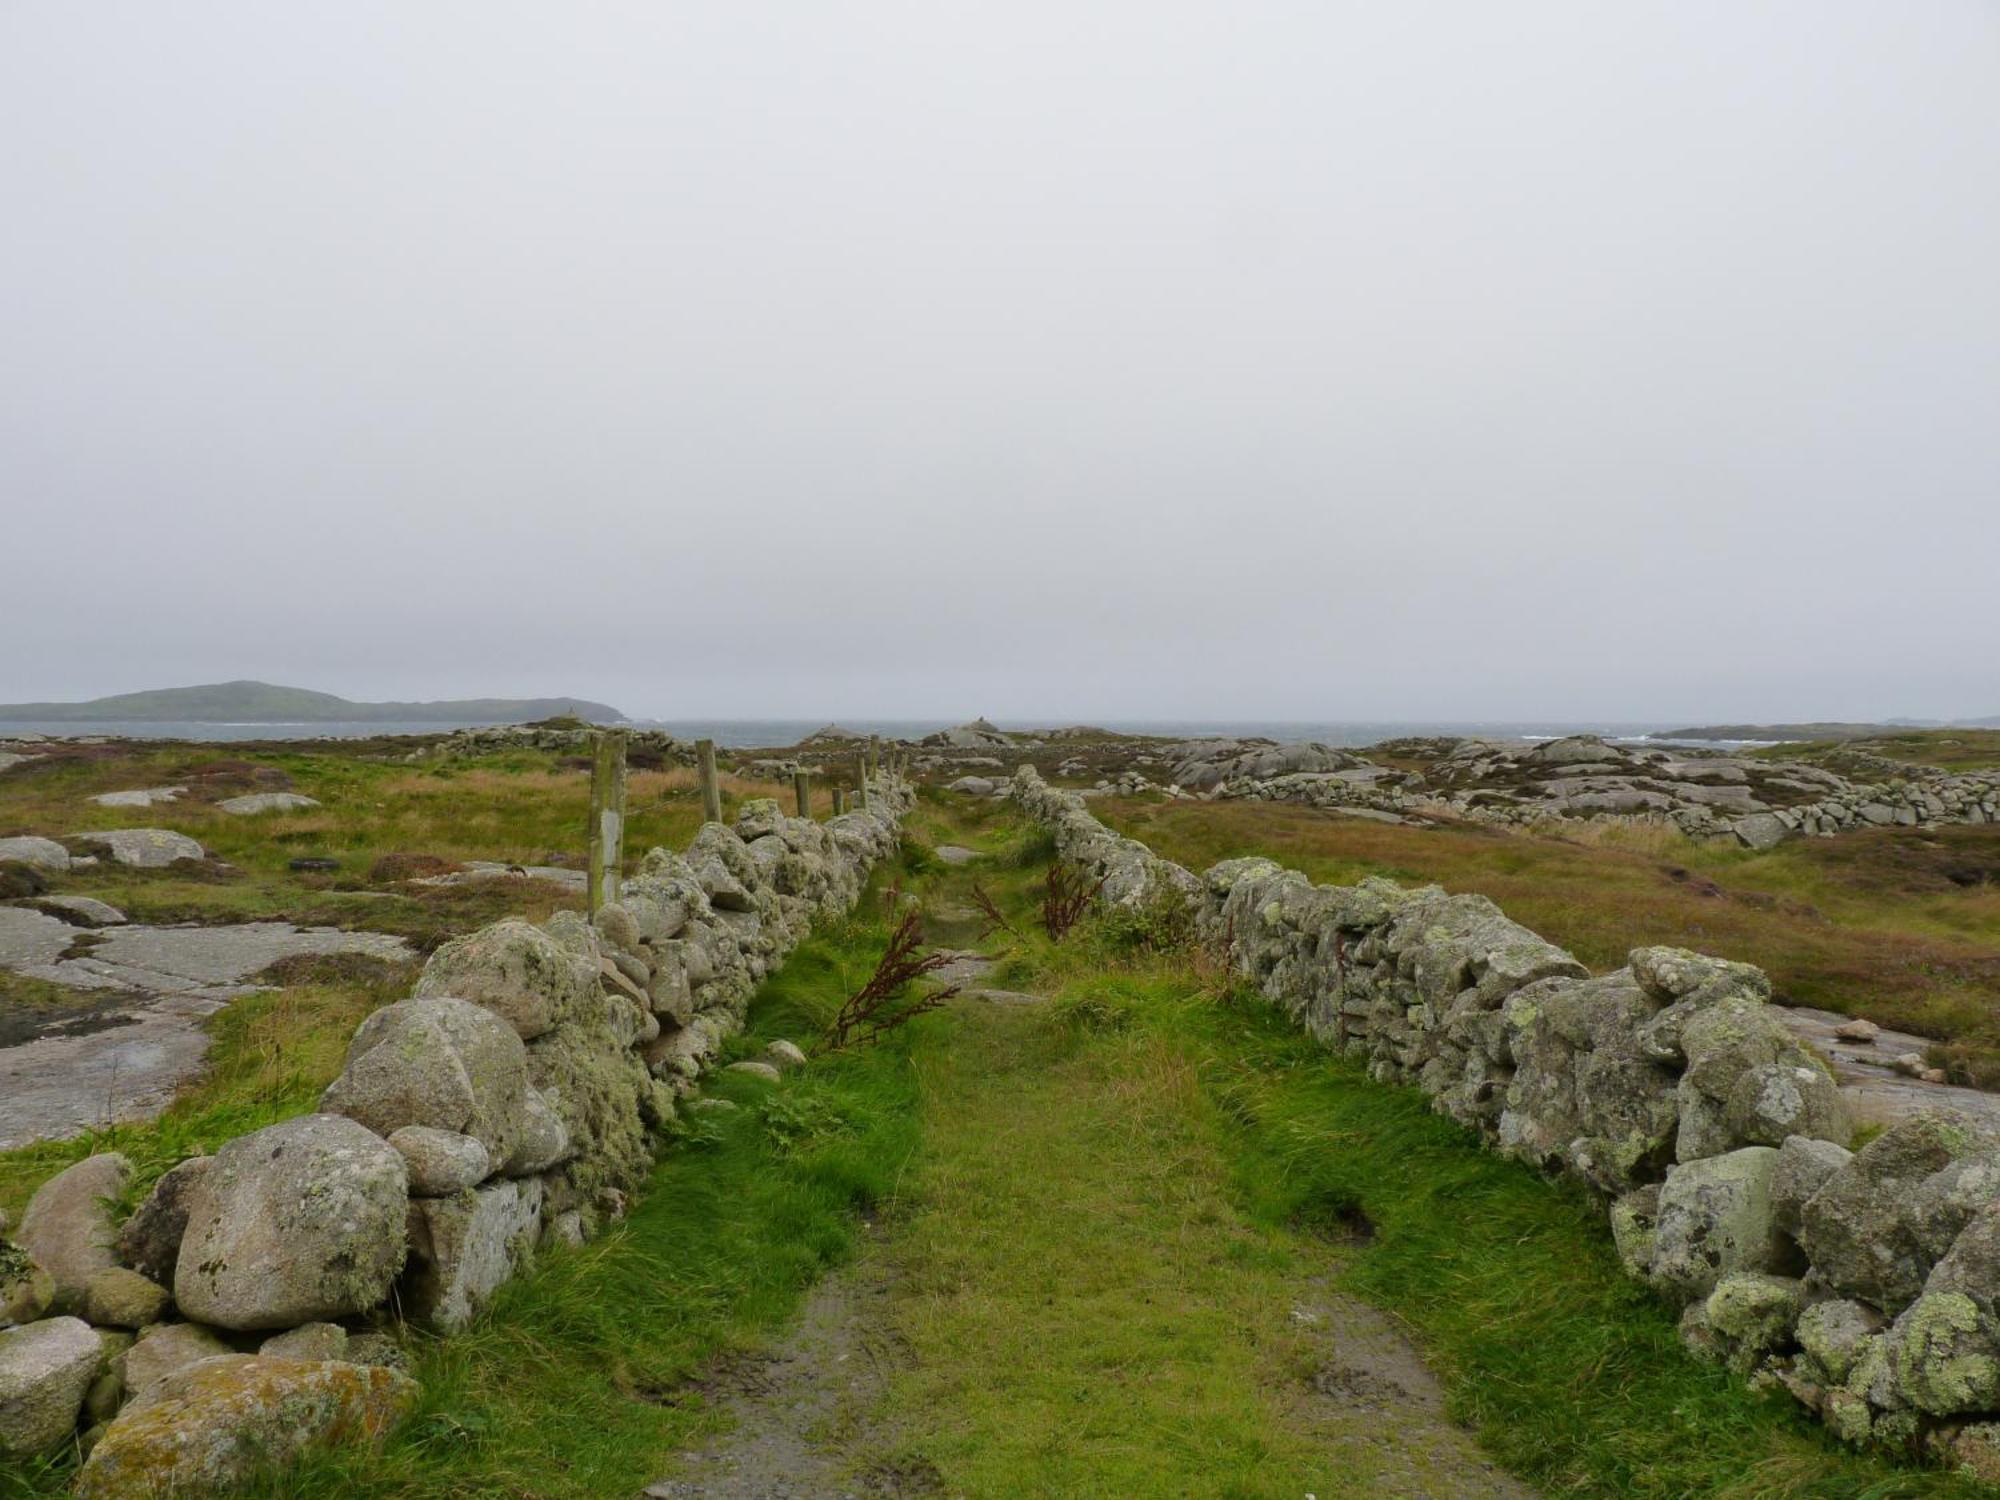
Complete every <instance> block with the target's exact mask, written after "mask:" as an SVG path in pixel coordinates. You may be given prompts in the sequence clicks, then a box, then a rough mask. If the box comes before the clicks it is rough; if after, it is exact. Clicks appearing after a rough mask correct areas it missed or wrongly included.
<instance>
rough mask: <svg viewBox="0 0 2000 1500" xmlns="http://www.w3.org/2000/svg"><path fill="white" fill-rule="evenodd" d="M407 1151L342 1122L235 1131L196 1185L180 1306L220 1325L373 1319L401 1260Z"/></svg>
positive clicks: (178, 1290) (325, 1118)
mask: <svg viewBox="0 0 2000 1500" xmlns="http://www.w3.org/2000/svg"><path fill="white" fill-rule="evenodd" d="M408 1204H409V1174H408V1172H407V1170H406V1169H405V1167H404V1165H403V1158H402V1155H401V1153H400V1152H398V1151H396V1150H395V1149H394V1148H393V1147H392V1146H390V1145H389V1143H388V1142H387V1141H385V1140H383V1139H382V1138H381V1137H380V1136H378V1135H375V1134H374V1133H373V1132H371V1131H369V1130H367V1129H366V1128H364V1127H363V1126H361V1125H359V1124H357V1123H355V1122H354V1121H353V1120H349V1119H346V1118H345V1117H343V1116H340V1115H305V1116H302V1117H300V1118H298V1119H295V1120H285V1121H282V1122H280V1123H279V1124H276V1125H269V1126H266V1127H265V1128H264V1129H262V1130H258V1131H254V1132H252V1133H251V1134H249V1135H244V1136H238V1137H237V1138H236V1139H235V1140H233V1141H230V1142H229V1143H228V1144H227V1145H225V1146H224V1147H223V1148H222V1149H221V1150H220V1151H218V1152H216V1154H215V1164H214V1166H212V1167H211V1168H209V1170H208V1171H206V1172H205V1173H203V1174H202V1177H201V1180H200V1181H199V1182H197V1183H196V1184H195V1187H194V1191H193V1193H192V1195H191V1196H190V1199H189V1203H188V1226H187V1234H186V1236H185V1237H184V1238H183V1239H182V1241H181V1251H180V1258H179V1260H178V1262H177V1264H176V1266H175V1270H174V1301H175V1302H176V1303H178V1304H179V1305H180V1309H181V1311H182V1312H183V1313H184V1314H186V1315H187V1316H188V1317H190V1318H193V1319H196V1320H197V1321H199V1322H203V1323H212V1324H214V1325H215V1326H217V1327H219V1328H234V1329H256V1328H292V1327H296V1326H297V1325H298V1324H300V1323H309V1322H313V1321H315V1320H318V1319H328V1318H344V1317H348V1316H350V1315H352V1314H355V1313H362V1312H366V1311H367V1310H368V1309H369V1308H371V1307H374V1306H375V1305H376V1304H377V1303H378V1302H380V1301H381V1300H382V1299H383V1298H384V1297H386V1296H387V1295H388V1293H389V1289H390V1287H391V1286H392V1285H393V1284H394V1282H395V1279H396V1273H397V1272H398V1271H400V1270H401V1269H402V1265H403V1244H404V1219H405V1217H406V1215H407V1211H408Z"/></svg>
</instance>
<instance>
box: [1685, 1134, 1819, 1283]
mask: <svg viewBox="0 0 2000 1500" xmlns="http://www.w3.org/2000/svg"><path fill="white" fill-rule="evenodd" d="M1777 1164H1778V1153H1777V1151H1776V1150H1775V1149H1774V1148H1772V1147H1770V1146H1745V1147H1744V1148H1743V1149H1741V1150H1740V1151H1732V1152H1730V1153H1729V1154H1727V1155H1726V1156H1713V1157H1709V1158H1707V1159H1705V1160H1703V1161H1695V1162H1683V1163H1681V1164H1680V1165H1679V1166H1676V1167H1675V1168H1673V1169H1672V1170H1671V1171H1670V1172H1668V1173H1667V1178H1666V1181H1665V1182H1663V1183H1662V1184H1661V1185H1660V1217H1659V1224H1658V1227H1657V1229H1656V1230H1655V1234H1654V1251H1653V1280H1654V1282H1655V1284H1657V1285H1658V1286H1660V1287H1661V1288H1663V1289H1664V1290H1666V1291H1669V1292H1671V1293H1674V1294H1676V1295H1679V1296H1681V1297H1683V1298H1689V1297H1706V1296H1707V1295H1708V1293H1710V1292H1711V1291H1713V1290H1714V1289H1715V1284H1716V1282H1717V1281H1718V1280H1720V1279H1721V1278H1722V1277H1723V1276H1726V1275H1728V1274H1730V1273H1731V1272H1735V1271H1767V1272H1780V1271H1783V1270H1785V1269H1787V1259H1788V1257H1787V1255H1786V1247H1785V1244H1784V1240H1783V1237H1782V1236H1781V1235H1780V1234H1779V1232H1778V1226H1777V1219H1776V1216H1775V1214H1774V1212H1773V1208H1772V1202H1771V1177H1772V1174H1773V1172H1774V1171H1775V1170H1776V1168H1777Z"/></svg>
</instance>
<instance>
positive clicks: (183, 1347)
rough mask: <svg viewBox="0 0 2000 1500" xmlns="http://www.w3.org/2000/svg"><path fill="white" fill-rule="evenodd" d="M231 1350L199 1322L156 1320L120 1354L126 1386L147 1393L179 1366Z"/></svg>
mask: <svg viewBox="0 0 2000 1500" xmlns="http://www.w3.org/2000/svg"><path fill="white" fill-rule="evenodd" d="M230 1352H231V1350H230V1348H229V1346H228V1345H227V1344H225V1343H224V1342H223V1341H222V1340H221V1339H220V1338H219V1337H217V1335H216V1333H215V1331H214V1330H213V1329H210V1328H204V1327H202V1326H201V1325H200V1324H199V1323H156V1324H154V1325H153V1326H152V1327H151V1328H148V1329H146V1330H145V1331H144V1332H143V1333H141V1334H140V1335H139V1339H138V1342H137V1343H135V1344H133V1345H132V1347H131V1348H130V1349H127V1350H126V1351H125V1353H124V1354H123V1355H122V1356H121V1357H120V1361H119V1363H120V1365H121V1367H122V1369H123V1373H124V1376H125V1388H126V1390H128V1391H130V1392H131V1393H132V1394H133V1395H134V1396H139V1395H143V1394H145V1393H146V1392H147V1391H149V1390H151V1389H152V1388H153V1387H154V1386H156V1385H158V1384H159V1383H160V1382H161V1381H162V1380H165V1379H166V1378H167V1377H168V1376H169V1375H171V1374H173V1373H174V1372H175V1371H176V1370H185V1369H186V1368H187V1367H188V1366H189V1365H191V1364H195V1363H197V1362H198V1361H201V1360H204V1359H214V1358H216V1356H218V1355H222V1354H228V1353H230Z"/></svg>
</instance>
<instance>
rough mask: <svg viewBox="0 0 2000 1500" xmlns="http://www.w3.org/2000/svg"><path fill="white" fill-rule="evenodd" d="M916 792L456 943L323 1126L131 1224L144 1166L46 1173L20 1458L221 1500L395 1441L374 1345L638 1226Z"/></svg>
mask: <svg viewBox="0 0 2000 1500" xmlns="http://www.w3.org/2000/svg"><path fill="white" fill-rule="evenodd" d="M912 800H913V793H912V790H911V788H910V787H909V785H908V784H907V783H905V782H903V781H902V780H900V779H899V778H895V777H890V776H885V777H881V778H878V779H876V780H875V781H874V782H873V784H872V796H871V798H870V805H869V807H868V808H867V809H865V810H860V811H855V812H850V813H846V814H844V815H842V816H840V817H837V818H834V819H832V820H831V821H829V822H826V823H819V822H815V821H813V820H811V819H806V818H793V817H787V816H785V815H784V813H783V812H782V810H781V809H780V808H779V806H778V804H777V803H776V802H774V801H771V800H768V799H759V800H755V801H750V802H746V803H744V804H743V806H742V807H741V808H740V810H739V811H738V813H737V817H736V821H735V823H734V825H733V826H725V825H723V824H720V823H709V824H706V825H704V826H703V827H702V829H701V830H700V832H699V833H698V834H697V835H696V836H695V838H694V840H693V842H692V843H691V844H690V845H689V846H688V848H687V849H686V850H685V851H683V852H682V853H678V854H676V853H673V852H671V851H669V850H665V849H654V850H653V851H651V852H650V853H649V854H647V855H646V857H645V858H644V860H643V861H641V862H640V865H639V869H638V871H637V873H636V874H634V875H632V876H631V877H629V878H627V879H625V880H623V881H622V882H621V884H620V887H619V889H618V892H617V899H616V900H614V901H611V902H609V903H607V904H606V905H605V906H603V907H602V908H601V909H600V910H599V911H598V913H597V914H596V916H595V918H594V919H593V920H590V921H586V920H585V919H584V918H583V917H581V916H579V915H578V914H576V913H574V912H564V913H558V914H557V915H556V916H554V917H552V918H551V919H550V920H549V921H547V922H545V923H543V924H541V925H539V926H537V925H534V924H531V923H528V922H524V921H519V920H507V921H502V922H496V923H494V924H493V925H491V926H488V927H485V928H481V929H480V930H479V931H477V932H474V933H471V934H468V935H467V936H464V937H461V938H458V939H456V940H454V941H452V942H450V943H447V944H445V945H444V946H443V947H441V948H440V949H438V950H437V952H436V953H435V954H433V955H432V957H431V958H430V960H429V962H428V963H427V964H426V965H425V968H424V970H423V973H422V975H421V976H420V977H419V979H418V981H417V983H416V985H415V987H414V990H413V993H412V994H411V995H410V997H409V998H408V999H406V1000H402V1001H398V1002H396V1003H395V1004H392V1005H389V1006H386V1007H384V1008H383V1009H381V1010H379V1011H377V1012H375V1013H374V1014H373V1015H371V1016H369V1017H368V1018H367V1020H365V1021H364V1022H363V1023H362V1025H361V1026H360V1028H359V1029H358V1030H357V1031H356V1032H355V1034H354V1037H353V1039H352V1041H351V1043H350V1045H349V1047H348V1052H347V1057H346V1062H345V1066H344V1068H343V1069H342V1071H341V1073H340V1075H339V1077H337V1078H336V1079H335V1080H334V1081H333V1083H332V1084H331V1085H330V1086H329V1087H328V1088H327V1090H326V1092H325V1094H324V1096H323V1097H322V1098H321V1100H320V1101H319V1108H318V1110H317V1112H315V1113H312V1114H309V1115H304V1116H300V1117H297V1118H294V1119H290V1120H285V1121H282V1122H280V1123H279V1124H276V1125H272V1126H269V1127H267V1128H265V1129H262V1130H258V1131H255V1132H252V1133H251V1134H249V1135H245V1136H240V1137H238V1138H237V1139H235V1140H232V1141H230V1142H228V1143H227V1144H225V1145H224V1146H222V1148H221V1149H220V1150H218V1151H217V1152H216V1153H215V1154H214V1155H213V1156H208V1157H199V1158H195V1159H193V1160H190V1161H187V1162H183V1163H182V1164H181V1165H179V1166H177V1167H175V1168H174V1169H173V1170H172V1171H170V1172H168V1173H167V1174H166V1175H165V1176H163V1177H162V1178H160V1179H159V1181H158V1183H157V1184H156V1185H155V1187H154V1188H153V1189H152V1191H151V1193H150V1194H149V1195H148V1196H147V1197H146V1199H145V1200H144V1201H143V1202H142V1203H141V1204H140V1206H139V1207H138V1209H137V1211H136V1212H135V1213H133V1214H132V1215H131V1216H130V1217H129V1218H128V1219H127V1220H126V1221H125V1222H124V1223H123V1224H122V1225H120V1224H117V1223H116V1222H114V1219H113V1216H112V1209H111V1204H112V1202H113V1201H114V1200H116V1199H117V1198H118V1197H120V1195H121V1194H123V1193H124V1192H125V1190H126V1187H127V1184H128V1182H129V1180H130V1175H131V1169H130V1166H129V1164H128V1163H127V1162H126V1161H125V1159H124V1158H123V1157H121V1156H118V1155H116V1154H112V1153H107V1154H103V1155H99V1156H94V1157H92V1158H90V1159H89V1160H87V1161H84V1162H81V1163H78V1164H77V1165H76V1166H73V1167H71V1168H69V1169H68V1170H67V1171H65V1172H63V1173H60V1174H58V1175H57V1176H56V1177H54V1178H52V1179H51V1180H50V1181H49V1182H48V1183H46V1184H44V1186H43V1187H42V1188H41V1190H40V1191H39V1192H37V1193H36V1195H35V1197H34V1199H33V1201H32V1202H31V1203H30V1204H29V1206H28V1209H27V1211H26V1214H25V1215H24V1216H23V1219H22V1222H21V1224H20V1225H19V1227H18V1229H17V1230H16V1231H15V1233H14V1241H15V1242H11V1243H10V1242H9V1241H7V1240H6V1239H4V1238H0V1461H4V1460H6V1459H11V1458H22V1457H29V1456H34V1455H38V1454H43V1453H47V1452H50V1451H53V1450H55V1449H59V1448H61V1447H62V1446H64V1445H65V1444H67V1443H69V1442H70V1441H71V1440H72V1439H73V1438H75V1437H76V1435H77V1432H78V1429H79V1427H80V1426H81V1427H82V1428H84V1429H86V1438H87V1440H88V1442H89V1443H90V1445H91V1451H90V1457H89V1460H88V1462H87V1464H86V1465H85V1467H84V1469H83V1470H82V1472H81V1475H80V1476H79V1479H78V1483H77V1493H78V1494H80V1495H89V1496H97V1497H107V1500H108V1497H122V1496H128V1495H132V1496H137V1495H146V1496H152V1495H155V1494H163V1495H164V1494H214V1493H226V1492H227V1491H228V1489H229V1486H230V1485H231V1484H232V1483H233V1482H235V1479H236V1478H238V1477H240V1475H239V1474H238V1472H237V1468H232V1465H237V1466H238V1467H240V1466H241V1464H242V1463H243V1462H246V1461H247V1460H245V1459H244V1457H243V1454H244V1451H245V1445H246V1444H248V1445H251V1446H252V1447H256V1445H259V1444H261V1445H263V1449H265V1450H268V1449H271V1447H272V1444H273V1443H275V1444H276V1450H275V1451H273V1452H272V1453H271V1456H276V1457H282V1456H284V1452H285V1451H287V1450H286V1449H285V1447H284V1445H285V1444H286V1443H293V1444H295V1445H296V1444H297V1443H302V1442H305V1441H307V1440H309V1439H310V1438H312V1437H314V1436H323V1435H327V1434H333V1433H339V1432H360V1433H367V1434H374V1433H379V1432H380V1431H382V1430H384V1429H385V1428H386V1426H387V1425H388V1424H389V1422H390V1421H392V1420H393V1418H394V1415H395V1414H396V1412H398V1411H400V1410H403V1409H406V1408H407V1407H408V1406H409V1405H410V1404H411V1403H412V1401H413V1400H414V1398H415V1396H416V1390H415V1387H414V1384H413V1383H412V1382H411V1381H410V1380H409V1379H408V1378H407V1376H404V1375H402V1374H401V1373H400V1372H398V1371H396V1370H395V1369H393V1368H391V1367H392V1366H394V1365H395V1364H397V1363H398V1362H399V1358H400V1356H399V1354H398V1352H397V1350H398V1346H397V1345H396V1344H395V1342H394V1341H393V1340H391V1339H389V1338H385V1337H384V1336H383V1335H382V1334H381V1333H380V1332H378V1331H375V1330H377V1329H378V1328H379V1327H381V1326H386V1325H388V1324H390V1323H392V1322H393V1321H394V1320H395V1319H397V1318H401V1319H405V1320H409V1321H411V1322H415V1323H418V1324H421V1325H424V1326H427V1327H430V1328H433V1329H437V1330H440V1331H449V1330H451V1329H455V1328H458V1327H460V1326H462V1325H464V1324H465V1323H466V1322H468V1321H469V1320H471V1319H472V1318H474V1317H475V1316H477V1315H478V1313H479V1312H480V1311H481V1309H482V1308H484V1307H485V1306H486V1304H487V1303H488V1301H489V1300H490V1299H491V1297H492V1296H493V1294H494V1292H495V1291H497V1290H498V1289H499V1287H500V1286H501V1285H502V1284H503V1283H505V1282H506V1281H507V1280H508V1279H509V1278H510V1277H512V1276H513V1275H515V1274H516V1273H517V1272H519V1271H520V1270H521V1269H522V1268H523V1267H524V1266H525V1265H526V1264H527V1263H528V1262H529V1261H530V1260H531V1259H532V1258H533V1256H534V1254H535V1252H536V1250H537V1249H538V1248H540V1247H542V1246H545V1245H549V1244H552V1243H562V1244H577V1243H581V1242H583V1241H584V1240H586V1239H588V1238H589V1237H590V1236H591V1235H592V1234H593V1233H594V1232H596V1231H597V1229H598V1228H600V1227H601V1226H602V1225H604V1224H605V1223H607V1222H608V1221H611V1220H614V1219H617V1218H619V1217H621V1216H622V1215H623V1213H624V1212H625V1208H626V1204H627V1200H628V1197H629V1195H630V1194H631V1193H632V1192H634V1191H635V1190H636V1189H637V1188H638V1186H639V1184H640V1182H641V1180H642V1179H643V1178H644V1176H645V1174H646V1172H647V1170H648V1169H649V1168H650V1167H651V1165H652V1161H653V1149H654V1146H655V1144H656V1142H657V1140H658V1138H659V1132H660V1130H661V1127H663V1126H665V1125H666V1124H667V1123H668V1122H669V1121H670V1120H672V1119H673V1118H674V1115H675V1109H676V1100H677V1099H678V1098H679V1097H680V1096H681V1095H684V1094H686V1093H688V1092H690V1091H691V1090H692V1089H693V1088H694V1087H695V1085H696V1080H697V1079H698V1078H699V1077H700V1075H701V1074H702V1072H703V1071H704V1070H705V1069H706V1068H708V1067H709V1066H710V1065H711V1064H712V1063H713V1062H714V1061H715V1059H716V1057H717V1054H718V1053H719V1051H720V1049H721V1047H722V1045H723V1043H724V1041H725V1040H726V1039H727V1038H728V1037H729V1036H730V1035H731V1034H732V1033H734V1032H736V1031H737V1030H739V1029H741V1027H742V1024H743V1020H744V1014H745V1011H746V1009H747V1007H748V1004H749V1000H750V997H751V994H752V993H753V992H754V990H755V989H756V987H757V985H758V982H759V981H760V980H761V979H762V978H763V977H764V976H765V975H766V974H767V973H769V972H770V971H771V970H772V969H774V968H775V967H777V965H778V964H779V963H780V962H781V961H782V960H783V958H784V956H785V954H786V953H787V952H789V951H790V950H791V949H792V948H793V947H794V946H796V945H797V944H798V943H799V942H800V940H801V939H803V938H804V937H805V936H806V934H807V932H808V930H809V929H810V928H811V926H812V924H813V922H814V921H815V920H816V919H818V918H821V917H825V916H834V915H838V914H840V913H843V912H846V911H847V910H849V909H850V908H851V907H853V905H854V904H855V902H856V901H857V900H858V899H859V896H860V893H861V889H862V886H863V884H864V882H865V881H866V879H867V876H868V872H869V870H870V868H871V867H872V866H873V865H874V864H875V863H876V862H877V861H879V860H880V859H882V858H883V857H884V856H885V855H887V854H889V853H891V852H892V851H893V850H894V849H895V848H896V845H897V842H898V837H899V835H898V828H899V825H900V822H901V819H902V816H903V814H904V813H905V812H906V811H907V810H908V808H909V806H910V804H911V802H912ZM5 1228H6V1226H5V1225H4V1223H0V1230H4V1229H5ZM197 1372H198V1373H197ZM260 1392H263V1393H267V1394H268V1395H269V1396H270V1398H271V1399H270V1401H268V1402H267V1401H263V1400H261V1399H260V1396H259V1393H260ZM273 1403H277V1404H278V1405H280V1406H286V1404H287V1403H289V1406H287V1408H286V1409H288V1410H294V1411H296V1412H299V1413H304V1414H306V1415H305V1416H304V1417H302V1418H301V1421H300V1422H296V1423H291V1425H289V1426H288V1425H286V1422H287V1421H288V1420H289V1419H285V1418H282V1417H281V1416H274V1415H273V1413H272V1411H271V1409H270V1408H271V1407H272V1404H273ZM259 1451H263V1450H259Z"/></svg>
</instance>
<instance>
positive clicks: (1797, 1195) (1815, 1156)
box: [1771, 1135, 1854, 1239]
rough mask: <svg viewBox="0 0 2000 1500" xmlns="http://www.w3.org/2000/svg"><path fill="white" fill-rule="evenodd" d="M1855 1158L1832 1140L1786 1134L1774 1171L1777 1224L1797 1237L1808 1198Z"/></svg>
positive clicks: (1772, 1194)
mask: <svg viewBox="0 0 2000 1500" xmlns="http://www.w3.org/2000/svg"><path fill="white" fill-rule="evenodd" d="M1853 1158H1854V1153H1853V1152H1851V1151H1849V1150H1848V1149H1847V1148H1846V1147H1845V1146H1840V1145H1836V1144H1834V1143H1833V1142H1832V1141H1821V1140H1813V1139H1811V1138H1810V1137H1807V1136H1803V1135H1794V1136H1787V1137H1786V1138H1785V1141H1784V1144H1783V1145H1781V1146H1779V1147H1778V1166H1777V1170H1776V1171H1774V1172H1773V1173H1772V1174H1771V1202H1772V1205H1773V1207H1774V1208H1775V1209H1776V1211H1777V1215H1778V1227H1779V1228H1780V1229H1782V1230H1784V1232H1785V1233H1786V1234H1789V1235H1791V1236H1792V1237H1793V1238H1795V1239H1796V1238H1797V1237H1798V1233H1799V1224H1800V1223H1801V1221H1802V1220H1803V1219H1804V1217H1805V1209H1806V1203H1807V1201H1808V1200H1809V1199H1810V1198H1811V1197H1812V1195H1813V1194H1814V1193H1817V1192H1818V1191H1819V1190H1820V1189H1821V1188H1823V1187H1825V1186H1826V1184H1827V1181H1828V1180H1829V1179H1830V1178H1831V1177H1832V1176H1833V1174H1834V1173H1835V1172H1838V1171H1839V1170H1840V1169H1841V1168H1842V1167H1844V1166H1846V1165H1847V1164H1848V1162H1850V1161H1851V1160H1853Z"/></svg>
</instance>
